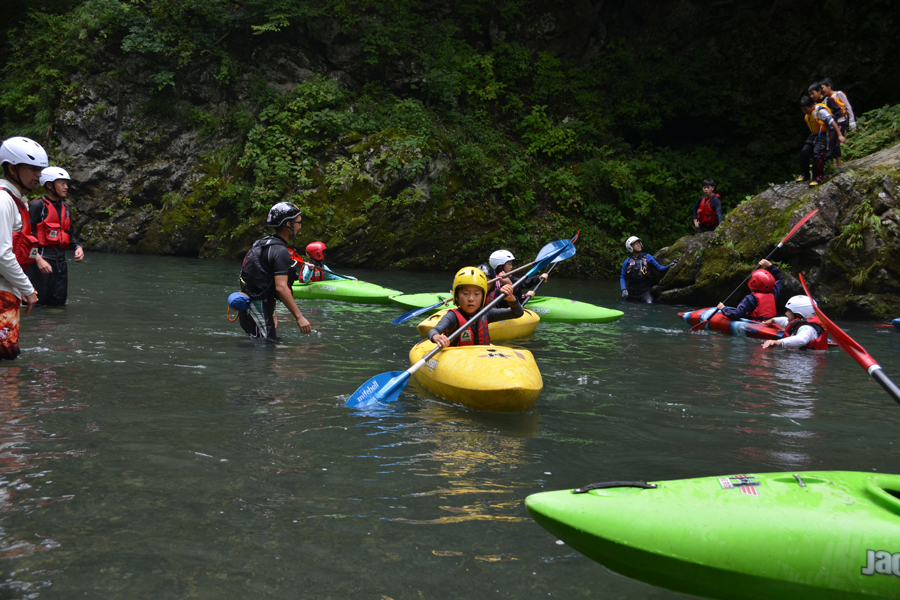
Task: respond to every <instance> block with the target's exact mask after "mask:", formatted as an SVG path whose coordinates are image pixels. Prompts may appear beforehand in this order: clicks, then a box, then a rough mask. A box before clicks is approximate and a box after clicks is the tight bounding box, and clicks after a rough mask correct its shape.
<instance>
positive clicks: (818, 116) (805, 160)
mask: <svg viewBox="0 0 900 600" xmlns="http://www.w3.org/2000/svg"><path fill="white" fill-rule="evenodd" d="M800 110H802V111H803V114H804V115H805V116H804V120H805V121H806V125H807V127H809V132H810V135H809V137H808V138H806V142H805V143H804V144H803V149H802V150H801V151H800V175H799V176H798V177H797V179H796V180H797V181H809V185H810V187H813V186H816V185H819V184H820V183H822V180H823V179H824V178H825V162H826V161H827V160H828V159H829V158H831V152H832V149H833V148H834V147H835V146H836V145H837V142H838V141H840V142H841V143H843V142H846V141H847V139H846V138H845V137H844V136H843V135H842V134H841V130H840V129H839V128H838V124H837V121H835V120H834V117H833V116H832V115H831V111H829V110H828V108H827V107H825V105H823V104H816V103H815V102H813V100H812V98H810V97H809V96H803V97H802V98H800ZM835 140H837V141H835ZM810 162H813V163H814V164H813V174H812V176H810V172H809V163H810Z"/></svg>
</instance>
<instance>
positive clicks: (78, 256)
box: [75, 246, 84, 262]
mask: <svg viewBox="0 0 900 600" xmlns="http://www.w3.org/2000/svg"><path fill="white" fill-rule="evenodd" d="M83 260H84V248H82V247H81V246H78V247H77V248H75V262H81V261H83Z"/></svg>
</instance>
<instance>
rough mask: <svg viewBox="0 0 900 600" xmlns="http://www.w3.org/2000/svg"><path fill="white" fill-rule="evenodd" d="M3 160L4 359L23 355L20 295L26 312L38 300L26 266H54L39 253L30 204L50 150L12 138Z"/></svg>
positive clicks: (0, 321)
mask: <svg viewBox="0 0 900 600" xmlns="http://www.w3.org/2000/svg"><path fill="white" fill-rule="evenodd" d="M0 163H2V165H3V179H0V360H11V359H13V358H16V357H17V356H19V312H20V307H21V305H22V300H20V298H21V299H23V300H24V301H25V302H26V303H27V305H28V307H27V308H26V309H25V313H26V314H27V313H30V312H31V308H32V307H33V306H34V305H35V304H36V303H37V301H38V295H37V292H36V291H35V290H34V287H32V285H31V282H30V281H29V280H28V277H27V276H26V275H25V271H23V270H22V267H23V266H27V265H31V264H32V263H35V262H36V263H37V264H38V265H43V266H45V267H46V268H50V265H48V264H47V263H46V261H44V260H43V259H42V258H41V257H40V256H39V255H38V254H37V239H36V238H34V237H32V236H31V224H30V222H29V221H30V219H29V217H28V204H27V198H28V192H30V191H31V190H33V189H34V188H36V187H37V186H38V182H39V181H40V177H41V169H43V168H44V167H46V166H47V153H46V152H45V151H44V149H43V148H42V147H41V145H40V144H38V143H37V142H35V141H33V140H29V139H28V138H23V137H14V138H9V139H8V140H5V141H4V142H3V144H2V145H0Z"/></svg>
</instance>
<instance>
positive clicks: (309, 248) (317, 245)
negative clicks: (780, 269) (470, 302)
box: [306, 242, 771, 277]
mask: <svg viewBox="0 0 900 600" xmlns="http://www.w3.org/2000/svg"><path fill="white" fill-rule="evenodd" d="M327 249H328V247H327V246H326V245H325V244H323V243H322V242H311V243H309V244H307V245H306V253H307V254H308V255H309V256H311V257H312V258H313V259H315V260H325V251H326V250H327ZM769 277H771V275H769Z"/></svg>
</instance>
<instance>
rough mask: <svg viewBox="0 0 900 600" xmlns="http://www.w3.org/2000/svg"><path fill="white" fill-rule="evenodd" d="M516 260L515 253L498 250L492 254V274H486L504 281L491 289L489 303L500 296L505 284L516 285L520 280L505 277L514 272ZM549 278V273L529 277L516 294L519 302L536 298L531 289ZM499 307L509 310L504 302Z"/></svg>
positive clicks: (515, 276)
mask: <svg viewBox="0 0 900 600" xmlns="http://www.w3.org/2000/svg"><path fill="white" fill-rule="evenodd" d="M515 259H516V257H515V256H513V253H512V252H510V251H509V250H497V251H496V252H493V253H492V254H491V256H490V258H489V259H488V263H490V265H491V274H490V275H489V274H488V273H485V275H487V276H488V278H489V279H493V278H494V277H503V279H502V280H498V281H497V282H496V283H495V284H494V285H495V286H496V287H495V288H493V289H491V291H490V293H489V294H488V298H487V301H488V302H490V301H491V300H493V299H494V298H496V297H497V296H499V295H500V288H501V287H503V284H504V283H506V282H510V283H515V282H517V281H518V280H519V279H520V278H519V277H518V276H517V275H507V276H505V277H504V275H505V274H506V273H509V272H510V271H512V270H513V268H514V265H513V261H514V260H515ZM482 270H484V269H482ZM548 277H550V275H549V274H548V273H541V274H540V275H535V276H534V277H529V278H528V279H526V280H525V282H524V283H522V285H520V286H519V289H518V291H517V292H516V294H517V295H518V298H519V302H520V303H523V302H525V300H526V298H530V297H532V296H534V290H532V289H531V288H534V287H536V286H537V284H538V283H540V282H541V281H546V280H547V278H548ZM497 306H498V308H507V306H505V305H504V303H503V302H501V303H500V304H498V305H497Z"/></svg>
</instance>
